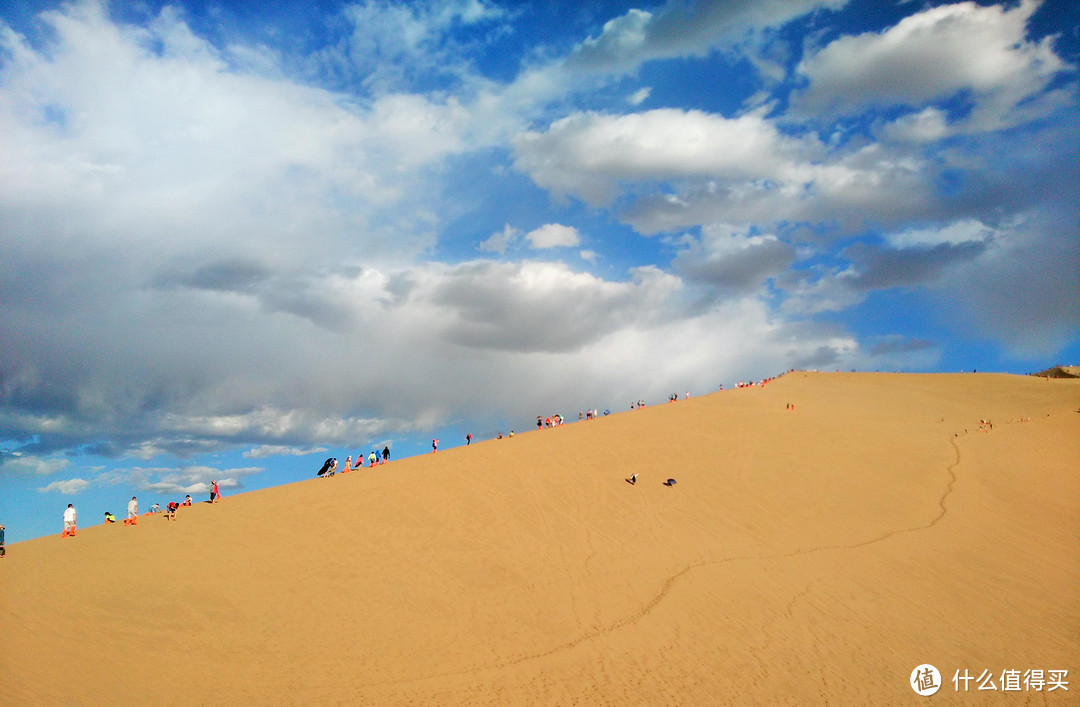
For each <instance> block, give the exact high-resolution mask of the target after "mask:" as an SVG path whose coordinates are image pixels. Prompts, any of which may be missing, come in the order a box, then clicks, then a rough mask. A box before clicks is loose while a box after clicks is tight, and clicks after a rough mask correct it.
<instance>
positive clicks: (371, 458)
mask: <svg viewBox="0 0 1080 707" xmlns="http://www.w3.org/2000/svg"><path fill="white" fill-rule="evenodd" d="M368 462H370V463H371V466H375V465H376V464H378V463H379V453H378V452H372V453H371V454H369V455H368Z"/></svg>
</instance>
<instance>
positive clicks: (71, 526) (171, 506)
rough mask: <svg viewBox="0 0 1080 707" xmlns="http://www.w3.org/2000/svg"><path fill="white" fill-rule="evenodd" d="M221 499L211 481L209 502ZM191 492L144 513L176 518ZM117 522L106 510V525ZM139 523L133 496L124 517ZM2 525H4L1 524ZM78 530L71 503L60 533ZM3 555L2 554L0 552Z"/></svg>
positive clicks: (188, 503)
mask: <svg viewBox="0 0 1080 707" xmlns="http://www.w3.org/2000/svg"><path fill="white" fill-rule="evenodd" d="M220 500H221V488H220V487H219V486H218V482H217V481H211V482H210V500H209V501H207V503H217V502H218V501H220ZM191 504H192V500H191V494H186V495H185V496H184V500H183V501H170V502H169V503H168V504H167V505H166V506H165V511H164V512H162V510H161V504H159V503H155V504H154V505H152V506H150V510H148V511H147V512H146V513H144V514H143V515H144V516H155V515H158V514H161V515H162V516H163V517H164V518H165V520H176V511H177V510H179V509H181V508H186V507H189V506H191ZM115 522H116V516H114V515H113V514H112V511H105V525H112V524H113V523H115ZM138 524H139V499H138V498H137V497H135V496H132V497H131V500H130V501H128V504H127V516H126V517H125V518H124V525H129V526H130V525H138ZM0 527H2V526H0ZM76 530H78V513H77V512H76V511H75V504H72V503H69V504H68V505H67V508H65V509H64V531H63V532H62V533H61V534H60V537H62V538H73V537H75V532H76ZM2 541H3V534H2V533H0V549H2V546H3V542H2ZM0 556H2V554H0Z"/></svg>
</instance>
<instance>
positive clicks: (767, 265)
mask: <svg viewBox="0 0 1080 707" xmlns="http://www.w3.org/2000/svg"><path fill="white" fill-rule="evenodd" d="M683 242H684V244H685V247H684V248H683V249H681V250H680V251H679V253H678V254H677V255H676V256H675V259H674V260H672V263H671V265H672V267H673V268H674V269H675V271H676V272H678V273H679V274H681V275H682V276H683V277H685V278H686V279H687V280H691V281H697V282H702V283H706V284H708V285H710V286H712V287H715V288H716V289H717V290H719V291H721V292H725V293H730V292H732V291H735V292H742V293H752V292H756V291H757V290H758V288H760V287H761V285H762V283H763V282H764V281H765V280H766V279H768V278H769V277H771V276H773V275H776V274H778V273H780V272H782V271H784V270H785V269H786V268H787V267H788V266H789V265H791V264H792V262H794V260H795V249H794V248H792V247H791V246H790V245H788V244H786V243H783V242H782V241H780V240H779V239H778V238H777V237H776V236H775V235H772V234H765V235H751V234H749V233H746V232H744V231H743V232H740V230H739V229H733V228H731V227H725V226H722V225H714V226H710V227H706V228H703V229H702V235H701V238H700V239H695V238H692V237H689V238H687V239H684V241H683Z"/></svg>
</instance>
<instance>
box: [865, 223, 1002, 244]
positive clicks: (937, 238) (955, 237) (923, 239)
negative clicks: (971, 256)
mask: <svg viewBox="0 0 1080 707" xmlns="http://www.w3.org/2000/svg"><path fill="white" fill-rule="evenodd" d="M994 233H995V229H993V228H990V227H989V226H987V225H986V224H984V223H982V222H980V221H978V220H976V219H963V220H961V221H955V222H953V223H947V224H942V225H940V226H935V227H932V228H911V229H906V230H903V231H897V232H894V233H890V234H888V236H887V237H886V241H887V242H888V243H889V245H891V246H892V247H894V248H913V247H917V246H935V245H939V244H941V243H949V244H952V245H957V244H960V243H968V242H971V241H980V242H981V241H987V240H990V239H991V238H993V237H994Z"/></svg>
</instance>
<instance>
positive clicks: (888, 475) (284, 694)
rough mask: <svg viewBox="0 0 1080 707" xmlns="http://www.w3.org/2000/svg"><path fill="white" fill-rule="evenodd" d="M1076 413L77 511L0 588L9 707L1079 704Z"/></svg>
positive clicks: (962, 415) (663, 444) (975, 394)
mask: <svg viewBox="0 0 1080 707" xmlns="http://www.w3.org/2000/svg"><path fill="white" fill-rule="evenodd" d="M789 404H793V405H794V406H795V409H794V410H789V409H788V405H789ZM1078 408H1080V381H1078V380H1066V379H1062V380H1046V379H1041V378H1033V377H1022V376H1010V375H996V374H981V373H980V374H956V375H952V374H924V375H903V374H872V373H866V374H856V373H852V374H847V373H803V372H793V373H788V374H786V375H784V376H782V377H780V378H778V379H776V380H774V381H772V382H771V383H769V384H768V385H767V386H765V387H764V388H760V387H753V388H747V389H738V390H730V391H725V392H720V393H716V394H712V395H706V396H700V397H691V398H690V399H689V400H680V401H679V402H677V403H670V404H669V403H661V404H658V405H654V406H651V407H648V408H645V409H642V410H635V411H626V412H620V413H618V414H614V415H611V416H609V417H605V418H601V419H599V420H596V421H585V422H572V423H568V424H566V425H565V426H563V427H561V428H556V429H546V430H542V431H535V430H534V431H530V432H527V433H520V434H518V435H517V436H516V437H514V438H512V439H509V438H507V439H501V440H491V441H485V442H480V443H476V442H474V443H473V445H472V446H471V447H459V448H455V449H449V450H443V451H440V452H439V453H437V454H428V455H425V456H421V457H413V458H409V459H403V460H399V461H392V462H391V463H389V464H387V465H383V466H379V467H377V468H375V469H371V470H369V469H365V470H363V471H358V472H353V473H350V474H346V475H340V474H339V475H338V476H335V477H334V478H330V479H317V478H307V477H310V476H312V474H313V473H314V471H315V469H314V468H308V467H309V466H310V465H304V464H298V467H297V477H298V478H302V479H304V480H302V481H298V482H296V483H293V484H289V485H286V486H281V487H277V488H273V489H267V490H263V491H257V492H251V493H247V494H241V495H237V496H233V497H226V498H224V499H223V500H222V502H221V503H219V504H216V505H213V506H211V505H209V504H196V505H195V506H194V507H192V508H185V509H181V512H180V513H179V514H178V517H177V520H176V521H175V522H168V521H165V520H163V519H161V518H143V519H142V520H141V522H140V524H139V525H138V526H137V527H132V528H129V527H125V526H123V525H121V524H117V525H114V526H108V527H106V526H94V527H85V528H82V529H80V530H79V532H78V535H77V536H76V537H75V538H63V539H62V538H61V537H60V535H59V531H60V523H59V513H60V510H62V509H59V508H58V510H57V518H58V522H57V534H56V535H55V536H52V537H46V538H39V539H36V540H31V541H27V542H22V543H17V544H14V545H10V546H9V548H8V556H7V558H6V559H4V560H2V561H0V704H3V705H23V704H102V703H104V702H132V701H134V702H137V703H145V704H150V703H153V704H166V705H168V704H177V705H189V704H190V705H199V704H270V705H275V704H283V705H286V704H288V705H293V704H295V705H299V704H305V705H307V704H371V705H459V704H469V705H476V704H523V705H525V704H529V705H533V704H544V705H609V704H610V705H638V704H641V705H712V704H781V705H807V704H830V705H865V704H921V703H924V702H925V701H932V702H933V703H935V704H1010V705H1019V704H1077V702H1078V695H1080V562H1078V558H1080V434H1078V432H1080V414H1078V412H1077V410H1078ZM523 417H524V418H525V419H528V415H527V414H526V415H523ZM567 417H568V418H569V414H567ZM980 420H989V421H990V422H992V429H990V428H989V426H988V425H981V424H980ZM632 473H637V474H638V475H639V476H638V483H637V484H636V485H630V484H629V483H627V482H626V481H624V479H625V477H628V476H629V475H630V474H632ZM669 477H672V478H675V479H676V480H677V482H678V483H677V485H676V486H674V487H667V486H665V485H663V484H662V482H663V481H664V480H665V479H667V478H669ZM923 663H929V664H932V665H934V666H936V667H937V668H938V669H939V670H940V672H941V674H942V681H943V682H944V684H943V685H942V687H941V689H940V691H939V692H938V693H937V694H936V695H933V696H932V697H929V698H927V697H921V696H919V695H917V694H916V693H915V692H914V691H913V689H912V687H911V686H909V680H910V674H911V672H912V670H913V669H914V668H915V667H916V666H918V665H920V664H923ZM957 670H959V671H961V673H963V672H964V671H965V670H966V671H967V672H968V673H969V674H971V675H972V676H973V677H978V676H980V674H981V673H983V671H984V670H985V671H989V673H992V674H993V680H994V683H995V684H996V686H997V687H998V689H997V690H996V691H993V692H991V691H977V682H976V681H974V680H973V681H971V682H970V683H969V684H968V686H969V687H968V689H969V691H968V692H967V693H964V692H963V691H960V692H957V691H956V689H955V687H954V685H953V682H952V677H953V675H954V673H955V671H957ZM1004 670H1018V671H1020V672H1023V671H1025V670H1044V671H1049V670H1068V671H1069V672H1068V674H1067V676H1066V677H1065V679H1066V680H1067V681H1068V691H1067V692H1066V691H1065V690H1064V689H1061V688H1059V689H1057V690H1054V691H1052V692H1051V691H1047V689H1046V687H1044V689H1043V690H1042V691H1041V692H1035V691H1033V690H1031V689H1028V690H1025V689H1024V686H1023V685H1021V689H1020V690H1019V691H1005V690H1002V687H1003V685H1002V681H1001V674H1002V671H1004ZM962 685H963V683H961V687H962Z"/></svg>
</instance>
